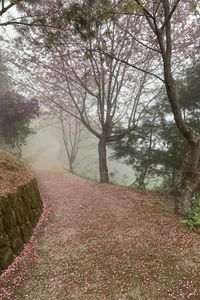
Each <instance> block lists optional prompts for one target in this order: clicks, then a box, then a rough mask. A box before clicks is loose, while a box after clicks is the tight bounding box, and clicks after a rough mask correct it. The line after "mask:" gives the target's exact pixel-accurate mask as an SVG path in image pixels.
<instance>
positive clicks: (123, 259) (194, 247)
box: [0, 171, 200, 300]
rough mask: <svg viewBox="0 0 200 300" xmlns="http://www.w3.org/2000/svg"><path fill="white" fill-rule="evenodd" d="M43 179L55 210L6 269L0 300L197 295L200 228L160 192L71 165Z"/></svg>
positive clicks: (153, 299) (152, 299)
mask: <svg viewBox="0 0 200 300" xmlns="http://www.w3.org/2000/svg"><path fill="white" fill-rule="evenodd" d="M38 180H39V186H40V191H41V194H42V197H43V199H44V200H45V201H47V203H48V206H49V207H50V210H51V211H50V213H49V216H48V220H46V219H47V214H48V211H49V208H47V207H46V208H45V209H44V213H43V216H42V218H41V219H42V220H41V222H40V224H39V226H38V228H37V229H36V231H35V236H34V237H33V238H32V240H31V242H30V243H29V244H27V245H26V247H25V249H24V252H23V253H22V254H21V255H20V257H18V258H17V261H15V262H14V265H12V266H11V267H10V268H9V269H8V270H7V271H6V272H5V273H3V275H2V276H1V280H0V284H1V294H0V295H1V296H0V298H1V299H3V300H4V299H12V300H24V299H27V300H54V299H57V300H70V299H74V300H131V299H136V300H140V299H144V300H168V299H177V300H185V299H194V300H195V299H196V300H199V299H200V235H198V234H196V233H191V232H189V231H188V230H186V229H184V228H183V227H182V225H180V220H179V219H178V218H175V217H174V216H173V215H172V214H170V213H169V211H167V210H166V209H163V203H162V200H161V199H158V196H155V195H152V194H151V195H150V194H148V195H147V194H146V195H145V194H141V193H137V192H133V191H131V190H129V189H127V188H124V187H119V186H114V185H108V184H102V185H101V184H97V183H95V182H92V181H89V180H86V179H83V178H80V177H77V176H75V175H71V174H69V173H67V172H66V171H54V172H46V173H45V172H43V173H40V174H39V176H38ZM44 220H46V221H45V222H43V221H44Z"/></svg>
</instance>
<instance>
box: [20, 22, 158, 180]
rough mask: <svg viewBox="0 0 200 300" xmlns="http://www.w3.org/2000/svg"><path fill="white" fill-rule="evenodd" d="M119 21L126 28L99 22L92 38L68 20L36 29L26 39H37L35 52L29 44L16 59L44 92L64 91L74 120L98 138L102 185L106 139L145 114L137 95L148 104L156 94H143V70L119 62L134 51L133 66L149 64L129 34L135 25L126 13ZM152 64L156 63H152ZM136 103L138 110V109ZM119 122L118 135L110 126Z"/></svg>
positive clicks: (145, 86) (105, 171)
mask: <svg viewBox="0 0 200 300" xmlns="http://www.w3.org/2000/svg"><path fill="white" fill-rule="evenodd" d="M122 23H123V24H125V27H126V31H124V30H123V29H120V28H118V27H117V26H116V24H114V23H112V22H107V23H105V24H104V25H103V26H99V28H98V32H97V36H96V37H95V38H93V39H88V40H87V39H86V40H85V41H84V40H83V39H81V38H78V37H77V36H74V35H73V32H72V30H71V27H70V25H68V24H66V26H65V27H64V28H62V30H60V31H59V34H58V32H57V30H52V29H49V28H48V29H47V28H45V29H44V30H42V31H41V30H38V32H37V31H36V32H34V33H33V34H32V37H30V36H29V40H30V41H33V39H32V38H37V41H36V45H37V50H38V52H36V51H34V50H33V51H32V54H31V56H30V48H29V46H27V48H28V49H27V51H26V50H24V48H23V53H24V55H23V57H22V61H21V62H19V61H18V63H17V64H18V66H20V68H21V70H25V71H26V72H29V74H31V76H32V80H33V77H35V80H36V81H37V84H38V82H40V89H41V88H43V90H44V85H45V84H48V85H49V84H53V86H54V87H56V89H57V91H59V90H60V92H62V94H63V93H65V99H67V98H70V101H71V104H72V105H73V109H75V111H76V114H77V118H78V119H80V120H81V122H82V123H83V125H84V126H85V127H86V128H87V129H88V130H89V131H90V132H91V133H92V134H94V135H95V136H96V137H97V138H98V139H99V145H98V154H99V171H100V178H101V179H100V181H101V182H102V183H103V182H108V181H109V178H108V168H107V155H106V145H107V143H109V142H111V141H114V140H116V139H118V138H119V137H120V136H124V135H125V134H128V133H129V132H131V131H132V130H134V126H135V122H136V120H137V118H138V117H139V115H140V114H142V113H144V111H143V109H141V107H140V103H141V99H142V96H144V95H145V97H146V98H147V102H149V103H150V102H151V100H152V99H153V98H154V97H155V95H152V94H151V97H150V96H148V95H147V90H148V85H149V84H150V82H149V76H148V75H149V74H148V71H147V73H146V74H142V73H141V74H139V75H138V74H136V72H135V70H130V68H129V67H128V66H127V65H125V64H123V63H122V61H121V60H125V61H126V60H128V59H130V60H131V59H132V58H131V54H132V52H134V53H135V56H137V59H138V66H139V65H140V64H144V62H145V65H146V70H148V69H149V68H150V67H152V66H150V57H152V56H151V55H150V53H145V55H143V54H142V53H141V51H140V45H136V43H135V41H134V40H133V39H132V38H131V37H130V35H129V34H128V32H129V30H130V28H132V29H133V26H134V23H133V22H132V21H131V20H130V18H129V17H124V18H121V24H122ZM139 26H140V23H137V25H135V30H138V28H139ZM38 36H39V38H38ZM26 41H27V40H26ZM66 45H67V47H66ZM44 46H46V47H44ZM32 49H34V47H33V48H32ZM99 49H101V50H102V51H106V52H108V51H110V52H111V53H112V52H113V53H115V55H117V57H118V58H119V60H114V59H113V58H111V57H108V55H107V54H104V53H103V52H102V51H99ZM152 55H153V54H152ZM33 65H34V66H35V67H33ZM153 67H154V68H155V67H156V64H155V62H153ZM38 68H39V69H40V70H43V71H41V72H43V74H45V76H41V74H40V75H38ZM133 80H134V83H135V84H134V85H133V84H132V82H133ZM151 81H152V80H151ZM130 82H131V86H130ZM41 85H42V86H43V87H41ZM33 86H34V87H35V84H33ZM44 92H45V91H44ZM58 93H59V92H58ZM139 107H140V110H141V111H139V110H138V109H139ZM119 124H124V126H123V128H124V130H123V132H121V133H119V131H116V130H115V129H116V128H117V127H118V126H119Z"/></svg>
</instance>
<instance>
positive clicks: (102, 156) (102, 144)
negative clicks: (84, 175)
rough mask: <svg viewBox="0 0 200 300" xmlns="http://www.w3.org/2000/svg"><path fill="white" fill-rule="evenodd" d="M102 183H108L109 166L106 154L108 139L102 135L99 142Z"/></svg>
mask: <svg viewBox="0 0 200 300" xmlns="http://www.w3.org/2000/svg"><path fill="white" fill-rule="evenodd" d="M98 152H99V173H100V183H108V182H109V177H108V167H107V155H106V140H105V138H104V137H102V138H101V139H100V140H99V144H98Z"/></svg>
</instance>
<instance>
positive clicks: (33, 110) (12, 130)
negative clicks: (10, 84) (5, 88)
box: [0, 92, 39, 155]
mask: <svg viewBox="0 0 200 300" xmlns="http://www.w3.org/2000/svg"><path fill="white" fill-rule="evenodd" d="M38 116H39V103H38V101H37V100H36V99H33V98H32V99H31V100H30V101H28V100H27V99H26V98H25V97H23V96H22V95H20V94H18V93H15V92H6V93H5V94H4V95H2V96H0V136H1V137H2V138H3V140H4V143H5V144H6V145H7V146H8V147H9V148H12V149H16V150H17V151H18V153H19V154H20V155H21V150H22V145H24V144H25V142H26V138H27V136H28V135H30V134H33V133H34V130H33V129H31V127H30V123H31V121H32V120H33V119H34V118H36V117H38Z"/></svg>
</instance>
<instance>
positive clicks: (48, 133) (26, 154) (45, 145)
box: [22, 121, 135, 186]
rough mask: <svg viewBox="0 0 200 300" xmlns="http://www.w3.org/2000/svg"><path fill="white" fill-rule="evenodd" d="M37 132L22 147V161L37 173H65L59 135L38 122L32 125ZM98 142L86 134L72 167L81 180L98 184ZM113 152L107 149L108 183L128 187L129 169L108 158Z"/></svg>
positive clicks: (62, 146) (64, 156)
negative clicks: (44, 171) (59, 170)
mask: <svg viewBox="0 0 200 300" xmlns="http://www.w3.org/2000/svg"><path fill="white" fill-rule="evenodd" d="M32 127H33V128H34V129H36V130H37V133H36V134H35V135H32V136H29V137H28V139H27V143H26V145H25V146H24V147H23V151H22V153H23V158H24V159H25V160H26V161H28V162H29V163H31V165H32V166H33V168H34V169H35V170H37V171H40V170H49V169H60V168H63V169H68V159H67V155H66V152H65V148H64V145H63V140H62V136H61V133H60V132H59V130H58V129H56V128H54V127H51V126H49V125H48V126H47V125H45V124H43V123H42V122H41V121H40V122H39V124H38V122H35V124H33V125H32ZM97 143H98V140H97V138H95V137H94V136H93V135H92V134H90V133H89V132H88V133H87V138H85V139H84V140H83V141H82V142H81V144H80V146H79V150H78V154H77V158H76V161H75V163H74V172H75V173H76V174H78V175H81V176H83V177H87V178H91V179H94V180H99V167H98V152H97V149H98V148H97ZM112 153H113V150H112V149H111V148H110V147H107V155H108V169H109V175H110V181H111V182H113V183H116V184H121V185H126V186H128V185H130V184H131V183H133V181H134V179H135V176H134V171H133V169H132V167H131V166H129V165H127V164H125V163H124V162H123V161H118V160H113V159H111V158H110V156H111V154H112Z"/></svg>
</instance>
